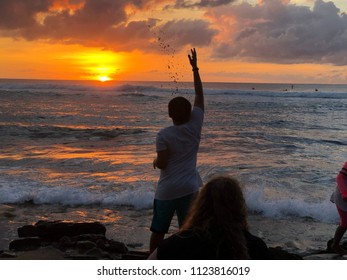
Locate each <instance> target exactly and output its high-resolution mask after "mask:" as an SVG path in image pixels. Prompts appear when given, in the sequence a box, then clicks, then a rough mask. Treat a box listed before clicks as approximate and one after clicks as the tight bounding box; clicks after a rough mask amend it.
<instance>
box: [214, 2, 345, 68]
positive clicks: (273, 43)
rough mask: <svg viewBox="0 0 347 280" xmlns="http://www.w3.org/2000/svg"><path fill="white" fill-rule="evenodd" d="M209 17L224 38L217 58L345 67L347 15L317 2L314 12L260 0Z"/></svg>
mask: <svg viewBox="0 0 347 280" xmlns="http://www.w3.org/2000/svg"><path fill="white" fill-rule="evenodd" d="M210 16H211V17H212V18H213V19H214V21H215V22H216V23H217V22H219V24H220V25H221V26H227V25H228V24H229V26H230V28H229V29H228V31H225V30H224V31H223V32H224V33H223V38H220V40H219V44H218V45H216V46H215V48H214V55H215V56H216V57H219V58H230V57H234V58H235V57H236V58H237V57H238V58H243V59H249V60H255V61H263V62H274V63H310V62H312V63H331V64H335V65H346V64H347V47H346V46H347V16H346V14H340V11H339V9H338V8H337V7H336V6H335V4H334V3H333V2H324V1H322V0H316V1H315V4H314V7H313V9H310V8H308V7H305V6H297V5H293V4H288V1H280V0H263V1H262V3H260V4H258V5H254V6H253V5H250V4H247V3H242V4H239V5H233V6H228V9H225V8H223V9H214V10H213V13H212V12H211V13H210Z"/></svg>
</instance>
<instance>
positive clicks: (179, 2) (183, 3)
mask: <svg viewBox="0 0 347 280" xmlns="http://www.w3.org/2000/svg"><path fill="white" fill-rule="evenodd" d="M235 1H236V0H200V1H189V0H176V4H175V7H176V8H193V7H218V6H222V5H227V4H230V3H232V2H235Z"/></svg>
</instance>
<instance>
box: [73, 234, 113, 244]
mask: <svg viewBox="0 0 347 280" xmlns="http://www.w3.org/2000/svg"><path fill="white" fill-rule="evenodd" d="M73 239H74V240H76V241H92V242H95V243H97V242H99V241H100V240H101V241H103V242H105V241H107V238H106V236H105V235H104V234H81V235H77V236H74V237H73Z"/></svg>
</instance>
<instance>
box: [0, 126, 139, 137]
mask: <svg viewBox="0 0 347 280" xmlns="http://www.w3.org/2000/svg"><path fill="white" fill-rule="evenodd" d="M144 132H145V130H143V129H138V128H76V127H69V126H49V125H32V126H30V125H0V133H1V135H3V136H5V135H6V136H17V137H18V136H19V137H29V138H31V139H43V138H64V137H69V138H75V139H89V140H91V139H93V140H96V139H102V140H106V139H113V138H116V137H118V136H121V135H134V134H140V133H144Z"/></svg>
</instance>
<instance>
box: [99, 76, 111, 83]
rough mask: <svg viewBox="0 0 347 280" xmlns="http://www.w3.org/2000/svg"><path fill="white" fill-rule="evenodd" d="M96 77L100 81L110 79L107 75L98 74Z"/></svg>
mask: <svg viewBox="0 0 347 280" xmlns="http://www.w3.org/2000/svg"><path fill="white" fill-rule="evenodd" d="M98 79H99V81H100V82H107V81H109V80H111V79H110V78H109V77H107V76H100V77H98Z"/></svg>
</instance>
